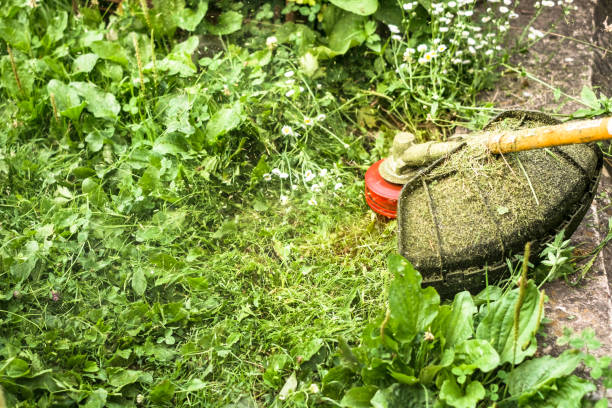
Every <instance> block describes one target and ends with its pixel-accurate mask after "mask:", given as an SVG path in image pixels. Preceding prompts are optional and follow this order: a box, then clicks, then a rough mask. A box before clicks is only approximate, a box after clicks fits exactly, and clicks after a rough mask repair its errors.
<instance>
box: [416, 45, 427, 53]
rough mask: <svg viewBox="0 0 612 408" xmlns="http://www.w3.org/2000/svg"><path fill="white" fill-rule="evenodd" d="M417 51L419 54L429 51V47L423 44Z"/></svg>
mask: <svg viewBox="0 0 612 408" xmlns="http://www.w3.org/2000/svg"><path fill="white" fill-rule="evenodd" d="M417 51H418V52H425V51H427V46H426V45H425V44H421V45H419V46H418V47H417Z"/></svg>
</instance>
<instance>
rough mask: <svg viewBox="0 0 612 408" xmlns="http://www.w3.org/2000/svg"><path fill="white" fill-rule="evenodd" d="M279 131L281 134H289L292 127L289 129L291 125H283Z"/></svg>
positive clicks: (291, 131) (291, 132)
mask: <svg viewBox="0 0 612 408" xmlns="http://www.w3.org/2000/svg"><path fill="white" fill-rule="evenodd" d="M281 133H282V134H283V136H290V135H292V134H293V129H291V126H287V125H285V126H283V128H282V129H281Z"/></svg>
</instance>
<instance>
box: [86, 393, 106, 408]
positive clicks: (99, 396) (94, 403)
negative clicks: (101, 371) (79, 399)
mask: <svg viewBox="0 0 612 408" xmlns="http://www.w3.org/2000/svg"><path fill="white" fill-rule="evenodd" d="M107 397H108V392H107V391H106V390H105V389H104V388H98V389H97V390H95V391H93V392H92V393H91V394H89V397H87V401H86V402H85V405H83V408H103V407H104V406H105V405H106V398H107Z"/></svg>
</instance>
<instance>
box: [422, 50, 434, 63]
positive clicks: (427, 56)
mask: <svg viewBox="0 0 612 408" xmlns="http://www.w3.org/2000/svg"><path fill="white" fill-rule="evenodd" d="M435 57H436V52H435V51H429V52H427V53H425V55H423V58H425V62H429V61H431V60H432V59H434V58H435Z"/></svg>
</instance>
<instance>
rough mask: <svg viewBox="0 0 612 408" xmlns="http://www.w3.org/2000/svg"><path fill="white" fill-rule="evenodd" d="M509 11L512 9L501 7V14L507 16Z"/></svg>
mask: <svg viewBox="0 0 612 408" xmlns="http://www.w3.org/2000/svg"><path fill="white" fill-rule="evenodd" d="M509 11H510V9H509V8H508V7H506V6H501V7H500V8H499V12H500V13H502V14H506V13H507V12H509Z"/></svg>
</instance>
